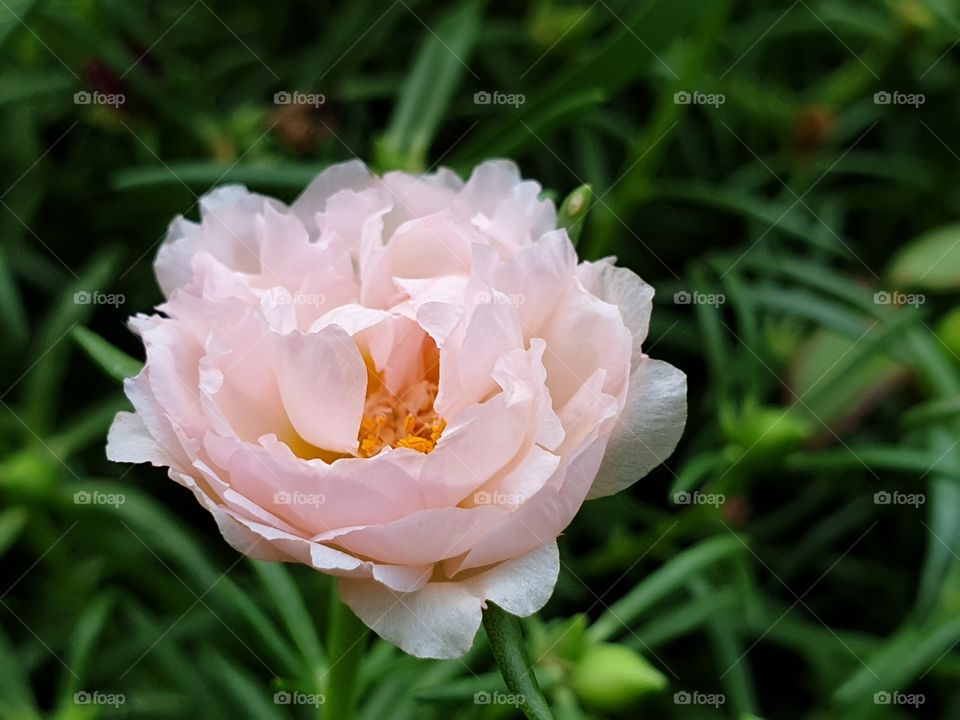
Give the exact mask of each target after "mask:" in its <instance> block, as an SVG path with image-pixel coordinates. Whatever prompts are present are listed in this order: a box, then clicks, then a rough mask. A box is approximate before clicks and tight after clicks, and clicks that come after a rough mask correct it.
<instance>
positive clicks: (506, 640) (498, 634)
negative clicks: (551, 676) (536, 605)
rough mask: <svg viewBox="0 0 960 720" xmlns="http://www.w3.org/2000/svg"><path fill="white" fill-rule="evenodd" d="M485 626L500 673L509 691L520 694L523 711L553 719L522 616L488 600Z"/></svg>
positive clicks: (532, 717)
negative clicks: (522, 628)
mask: <svg viewBox="0 0 960 720" xmlns="http://www.w3.org/2000/svg"><path fill="white" fill-rule="evenodd" d="M483 627H484V628H485V629H486V631H487V638H489V640H490V647H491V648H492V649H493V656H494V658H496V661H497V666H498V667H499V668H500V674H501V675H503V679H504V682H506V683H507V687H508V688H509V689H510V692H512V693H513V694H514V695H516V696H517V699H518V701H519V707H520V710H522V711H523V714H524V715H526V716H527V717H528V718H529V719H530V720H553V713H552V712H551V711H550V706H549V704H547V699H546V698H545V697H544V696H543V692H541V690H540V686H539V685H538V684H537V678H536V676H535V675H534V674H533V668H532V667H531V666H530V657H529V655H528V654H527V646H526V644H525V643H524V641H523V632H522V630H521V628H520V618H518V617H516V616H515V615H511V614H510V613H508V612H506V611H505V610H502V609H501V608H499V607H497V606H496V605H494V604H493V603H491V602H488V603H487V609H486V610H484V611H483Z"/></svg>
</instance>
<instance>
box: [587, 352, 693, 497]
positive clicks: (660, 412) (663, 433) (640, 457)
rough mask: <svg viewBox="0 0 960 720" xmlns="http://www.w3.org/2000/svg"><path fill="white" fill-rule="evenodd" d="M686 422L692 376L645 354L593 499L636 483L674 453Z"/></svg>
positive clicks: (591, 494) (629, 391) (592, 489)
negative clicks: (689, 378) (645, 356)
mask: <svg viewBox="0 0 960 720" xmlns="http://www.w3.org/2000/svg"><path fill="white" fill-rule="evenodd" d="M686 420H687V376H686V375H684V374H683V373H682V372H680V371H679V370H677V369H676V368H675V367H673V365H670V364H669V363H665V362H663V361H662V360H653V359H651V358H644V359H643V361H642V362H641V363H640V365H639V367H638V368H637V369H636V371H635V372H634V373H633V375H632V376H631V378H630V388H629V390H628V391H627V400H626V403H625V405H624V408H623V411H622V412H621V413H620V417H619V420H618V421H617V424H616V425H615V426H614V428H613V431H612V432H611V434H610V442H609V444H608V445H607V451H606V453H605V454H604V456H603V462H602V463H601V464H600V470H599V472H598V473H597V479H596V480H594V482H593V486H592V487H591V488H590V492H589V493H588V494H587V500H592V499H594V498H598V497H605V496H607V495H613V494H615V493H618V492H620V491H621V490H624V489H626V488H628V487H630V486H631V485H633V484H634V483H635V482H636V481H637V480H639V479H640V478H642V477H643V476H644V475H646V474H647V473H648V472H650V471H651V470H653V468H655V467H656V466H657V465H659V464H660V463H662V462H663V461H664V460H666V459H667V458H668V457H670V455H671V453H673V451H674V449H675V448H676V447H677V443H678V442H679V441H680V436H681V435H682V434H683V427H684V425H685V424H686Z"/></svg>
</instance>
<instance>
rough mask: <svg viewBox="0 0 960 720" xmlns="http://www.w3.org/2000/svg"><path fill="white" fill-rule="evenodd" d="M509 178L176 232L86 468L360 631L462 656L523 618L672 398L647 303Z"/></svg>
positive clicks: (363, 185)
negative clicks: (106, 432) (332, 590)
mask: <svg viewBox="0 0 960 720" xmlns="http://www.w3.org/2000/svg"><path fill="white" fill-rule="evenodd" d="M539 195H540V186H539V185H538V184H537V183H535V182H532V181H529V180H527V181H524V180H522V179H521V177H520V175H519V173H518V170H517V168H516V166H515V165H513V164H512V163H509V162H505V161H492V162H487V163H484V164H483V165H480V166H479V167H478V168H476V170H475V171H474V172H473V174H472V175H471V177H470V179H469V180H468V181H467V182H466V183H464V182H463V181H462V180H461V179H460V178H458V177H457V176H455V175H453V174H452V173H450V172H449V171H446V170H441V171H439V172H437V173H435V174H432V175H427V176H422V177H415V176H412V175H408V174H406V173H388V174H386V175H384V176H383V177H382V178H381V177H376V176H373V175H371V174H370V173H369V172H368V171H367V169H366V168H365V167H364V166H363V165H362V164H361V163H359V162H350V163H345V164H342V165H336V166H333V167H331V168H330V169H328V170H326V171H325V172H323V173H322V174H321V175H320V176H319V177H318V178H317V179H316V180H315V181H314V182H313V183H311V185H310V186H309V187H308V188H307V189H306V191H305V192H304V193H303V194H302V195H301V196H300V198H299V199H298V200H297V201H296V202H294V203H293V205H292V206H290V207H286V206H284V205H283V204H282V203H280V202H277V201H276V200H273V199H270V198H267V197H264V196H262V195H256V194H253V193H250V192H248V191H247V190H246V189H244V188H242V187H238V186H228V187H223V188H219V189H217V190H214V191H213V192H211V193H210V194H209V195H207V196H206V197H204V199H203V200H202V201H201V208H202V213H201V214H202V219H201V222H200V223H199V224H195V223H192V222H188V221H186V220H184V219H183V218H178V219H176V220H175V221H174V222H173V224H172V225H171V227H170V231H169V236H168V238H167V241H166V243H165V244H164V245H163V247H162V248H161V249H160V252H159V254H158V256H157V260H156V272H157V277H158V279H159V282H160V286H161V287H162V288H163V291H164V294H165V296H166V298H167V301H166V302H165V303H163V304H162V305H160V306H159V307H158V310H159V311H160V313H162V314H157V315H149V316H146V315H138V316H136V317H135V318H133V319H132V320H131V326H132V328H133V329H134V330H135V331H136V332H137V333H139V334H140V336H141V337H142V338H143V342H144V344H145V346H146V354H147V362H146V366H145V367H144V369H143V371H142V372H141V373H140V374H139V375H137V376H136V377H134V378H130V379H128V380H127V381H126V383H125V386H124V387H125V391H126V394H127V396H128V397H129V399H130V400H131V402H132V403H133V406H134V408H135V409H136V412H135V413H127V412H121V413H119V414H118V415H117V418H116V420H115V422H114V424H113V427H112V428H111V430H110V436H109V440H108V446H107V455H108V457H109V458H110V459H112V460H116V461H119V462H150V463H152V464H153V465H156V466H162V467H167V468H169V474H170V477H171V478H173V479H174V480H175V481H177V482H178V483H180V484H182V485H184V486H185V487H187V488H189V489H190V490H191V491H192V492H193V494H194V495H195V496H196V498H197V500H198V501H199V502H200V503H201V504H202V505H203V506H204V507H205V508H206V509H207V510H209V511H210V513H211V514H212V515H213V517H214V519H215V520H216V522H217V525H218V526H219V528H220V531H221V532H222V533H223V536H224V538H225V539H226V540H227V542H228V543H230V544H231V545H232V546H233V547H235V548H236V549H237V550H239V551H240V552H242V553H245V554H247V555H249V556H251V557H254V558H260V559H265V560H279V561H288V562H300V563H305V564H307V565H310V566H311V567H313V568H316V569H317V570H320V571H321V572H325V573H329V574H331V575H336V576H338V578H339V588H340V594H341V597H342V598H343V600H344V602H346V603H347V604H348V605H349V606H350V607H351V608H352V609H353V611H354V612H355V613H356V614H357V615H358V616H359V617H360V618H361V619H362V620H363V621H364V622H365V623H366V624H367V625H369V626H370V627H371V628H373V629H374V630H375V631H376V632H377V633H379V634H380V635H381V636H382V637H383V638H385V639H387V640H389V641H390V642H393V643H395V644H397V645H399V646H400V647H401V648H402V649H404V650H405V651H407V652H409V653H412V654H414V655H417V656H420V657H457V656H459V655H462V654H463V653H464V652H466V651H467V650H468V649H469V648H470V646H471V644H472V642H473V637H474V635H475V633H476V631H477V628H478V626H479V624H480V621H481V609H482V608H483V607H484V605H485V602H486V601H487V600H492V601H493V602H495V603H497V604H498V605H500V606H501V607H503V608H504V609H505V610H507V611H508V612H511V613H514V614H517V615H529V614H531V613H533V612H535V611H537V610H538V609H540V607H542V606H543V604H544V603H545V602H546V601H547V599H548V598H549V597H550V595H551V593H552V591H553V587H554V584H555V582H556V579H557V573H558V568H559V558H558V554H557V544H556V538H557V536H558V535H559V534H560V533H561V532H562V531H563V529H564V528H565V527H566V526H567V525H568V524H569V523H570V521H571V520H572V519H573V517H574V515H575V514H576V512H577V510H578V509H579V507H580V505H581V504H582V503H583V502H584V500H585V499H589V498H595V497H600V496H604V495H609V494H612V493H615V492H618V491H619V490H622V489H624V488H625V487H627V486H629V485H631V484H632V483H634V482H635V481H636V480H638V479H639V478H641V477H642V476H643V475H645V474H646V473H647V472H648V471H649V470H650V469H651V468H653V467H655V466H656V465H657V464H659V463H660V462H661V461H662V460H664V458H666V457H667V456H668V455H670V453H671V452H672V451H673V448H674V446H675V445H676V443H677V441H678V439H679V436H680V433H681V431H682V428H683V424H684V419H685V414H686V410H685V394H686V381H685V378H684V375H683V374H682V373H681V372H679V371H678V370H676V369H675V368H673V367H671V366H670V365H668V364H666V363H663V362H661V361H658V360H652V359H650V358H648V357H647V356H646V355H645V354H644V353H643V351H642V349H641V346H642V343H643V341H644V339H645V338H646V335H647V325H648V321H649V317H650V309H651V301H652V299H653V289H652V288H651V287H650V286H649V285H646V284H645V283H644V282H643V281H642V280H640V278H638V277H637V276H636V275H634V274H633V273H632V272H630V271H629V270H625V269H622V268H618V267H615V266H614V265H613V264H612V261H609V260H604V261H600V262H595V263H587V262H585V263H580V264H578V263H577V257H576V253H575V251H574V249H573V246H572V245H571V243H570V240H569V239H568V237H567V234H566V232H565V231H564V230H558V229H557V228H556V211H555V209H554V205H553V203H551V202H550V201H547V200H542V199H540V198H539Z"/></svg>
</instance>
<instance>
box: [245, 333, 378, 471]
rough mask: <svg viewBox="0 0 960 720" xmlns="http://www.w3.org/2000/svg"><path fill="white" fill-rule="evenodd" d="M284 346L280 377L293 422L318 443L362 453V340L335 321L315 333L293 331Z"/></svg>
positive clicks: (364, 383) (364, 373)
mask: <svg viewBox="0 0 960 720" xmlns="http://www.w3.org/2000/svg"><path fill="white" fill-rule="evenodd" d="M278 345H279V348H278V358H277V380H278V382H279V385H280V396H281V397H282V398H283V405H284V407H285V408H286V410H287V415H288V416H289V418H290V422H291V423H292V424H293V427H294V428H295V429H296V431H297V432H298V433H299V434H300V436H301V437H302V438H303V439H304V440H306V441H307V442H309V443H310V444H312V445H315V446H316V447H319V448H323V449H324V450H332V451H334V452H344V453H353V452H356V450H357V444H358V443H357V433H358V431H359V429H360V418H361V417H362V415H363V403H364V396H365V393H366V387H367V368H366V365H365V364H364V362H363V357H362V356H361V355H360V351H359V350H358V349H357V346H356V344H355V343H354V342H353V340H352V339H351V338H350V336H349V335H347V333H346V332H345V331H344V330H343V329H342V328H340V327H339V326H336V325H330V326H328V327H325V328H323V329H322V330H320V331H318V332H316V333H312V334H309V335H304V334H303V333H300V332H293V333H290V334H289V335H286V336H283V337H282V338H280V341H279V342H278ZM250 381H251V382H256V378H250Z"/></svg>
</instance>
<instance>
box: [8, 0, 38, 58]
mask: <svg viewBox="0 0 960 720" xmlns="http://www.w3.org/2000/svg"><path fill="white" fill-rule="evenodd" d="M35 5H37V0H6V1H5V2H4V3H2V4H0V47H2V46H3V44H4V42H6V40H7V38H8V37H9V36H10V34H11V33H12V32H13V31H14V30H16V29H17V28H23V27H24V25H25V24H26V19H27V14H28V13H29V12H30V11H31V10H33V7H34V6H35Z"/></svg>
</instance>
